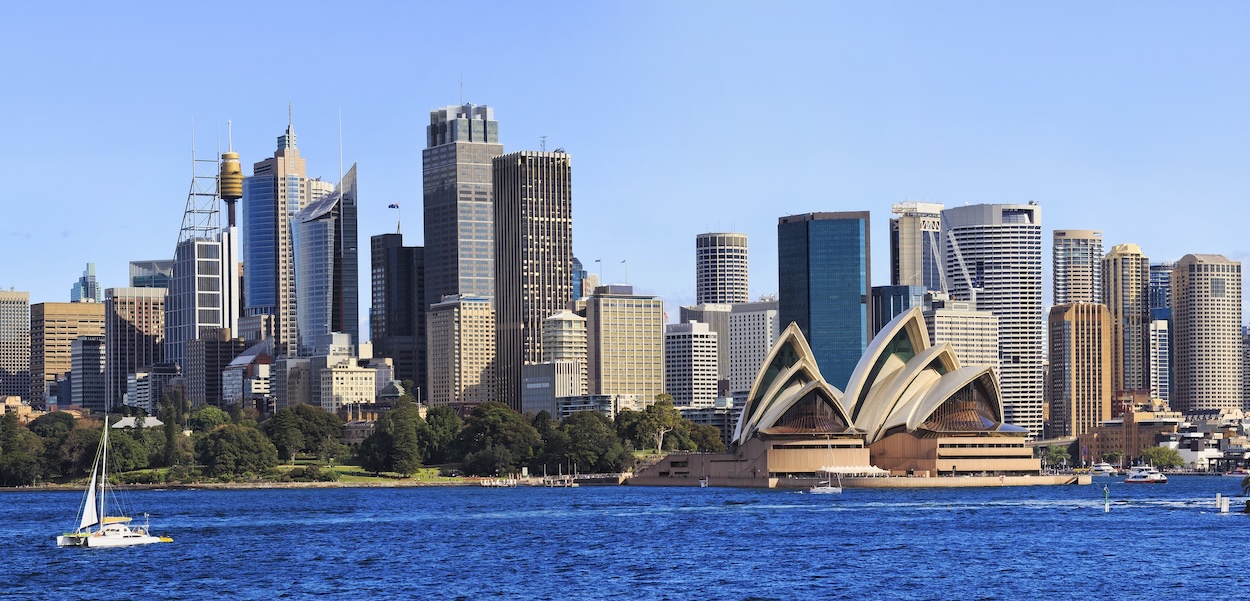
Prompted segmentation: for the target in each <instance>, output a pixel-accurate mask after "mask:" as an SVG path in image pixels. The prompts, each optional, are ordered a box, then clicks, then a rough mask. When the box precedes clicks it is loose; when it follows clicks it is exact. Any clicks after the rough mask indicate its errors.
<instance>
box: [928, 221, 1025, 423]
mask: <svg viewBox="0 0 1250 601" xmlns="http://www.w3.org/2000/svg"><path fill="white" fill-rule="evenodd" d="M942 231H943V233H944V236H943V237H944V238H945V239H946V247H945V248H946V250H945V255H946V281H947V284H948V286H949V288H950V294H951V297H952V298H956V299H959V300H971V299H972V298H973V297H974V296H975V302H976V304H975V306H976V308H977V309H978V310H982V311H990V312H992V313H993V314H994V316H995V317H997V318H998V331H999V340H998V352H999V362H998V374H999V383H1000V386H1001V389H1002V397H1003V406H1004V412H1005V413H1006V415H1005V418H1006V421H1007V422H1008V423H1011V424H1014V425H1016V426H1020V427H1023V428H1027V429H1028V430H1029V433H1030V436H1031V437H1032V438H1037V437H1040V436H1041V435H1042V406H1043V390H1042V346H1043V341H1044V327H1043V314H1042V209H1041V207H1039V206H1038V205H1037V203H1034V202H1030V203H1029V204H985V205H969V206H963V207H955V208H952V209H946V210H944V211H942Z"/></svg>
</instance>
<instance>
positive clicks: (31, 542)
mask: <svg viewBox="0 0 1250 601" xmlns="http://www.w3.org/2000/svg"><path fill="white" fill-rule="evenodd" d="M1095 482H1096V483H1097V485H1095V486H1065V487H1028V488H982V489H947V490H901V491H900V490H854V489H848V490H847V491H846V492H844V493H843V494H841V495H804V494H798V493H794V492H786V491H765V490H742V489H727V488H708V489H698V488H644V487H629V486H623V487H582V488H578V489H546V488H517V489H481V488H473V487H458V488H398V489H375V488H340V489H302V490H300V489H293V490H230V491H205V490H188V491H175V490H169V491H132V492H129V493H127V497H128V500H129V503H130V505H131V506H132V507H133V508H134V509H136V510H139V511H148V512H149V513H151V514H152V526H153V528H152V530H153V532H154V533H156V534H163V535H169V536H173V537H174V540H175V542H174V543H173V544H158V545H149V546H146V547H133V548H128V549H91V550H86V549H58V548H57V547H56V545H55V540H54V538H53V537H54V536H55V535H56V534H58V533H59V532H61V531H63V530H65V529H67V528H72V525H73V524H72V522H73V515H72V514H73V513H74V511H75V510H76V508H77V506H78V503H79V500H80V496H81V495H80V494H79V493H74V492H48V491H35V492H3V493H0V518H2V519H0V524H3V527H2V528H0V551H3V556H2V557H0V597H3V598H14V599H104V598H109V599H150V598H159V599H214V600H222V599H307V598H314V597H315V598H318V599H369V598H372V599H376V600H382V599H394V598H404V599H410V598H411V599H420V598H435V599H448V598H463V599H483V598H488V599H489V598H493V599H597V598H619V599H839V598H845V599H855V600H860V601H862V600H871V599H1059V598H1064V599H1069V598H1070V599H1131V598H1141V599H1244V598H1246V596H1247V594H1250V593H1248V591H1250V587H1248V586H1247V583H1248V581H1250V576H1247V574H1248V573H1250V572H1247V569H1246V566H1247V563H1246V558H1247V550H1248V549H1250V546H1247V543H1246V541H1247V534H1250V516H1246V515H1242V514H1230V515H1220V514H1218V513H1216V510H1215V504H1214V497H1215V493H1217V492H1220V493H1224V494H1235V493H1237V491H1238V485H1239V482H1240V480H1239V479H1235V478H1222V477H1173V478H1172V481H1171V482H1170V483H1168V484H1166V485H1162V486H1158V485H1155V486H1150V485H1125V484H1122V483H1120V482H1119V480H1118V479H1113V478H1101V479H1095ZM1104 483H1107V484H1110V487H1111V498H1112V506H1111V512H1110V513H1103V502H1102V486H1101V485H1102V484H1104ZM1244 504H1245V499H1244V498H1242V497H1236V498H1234V499H1233V511H1234V512H1236V511H1238V510H1240V509H1241V508H1242V507H1243V506H1244Z"/></svg>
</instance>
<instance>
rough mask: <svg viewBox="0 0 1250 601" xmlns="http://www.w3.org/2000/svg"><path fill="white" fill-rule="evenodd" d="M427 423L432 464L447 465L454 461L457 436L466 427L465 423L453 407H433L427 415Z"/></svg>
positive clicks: (428, 445)
mask: <svg viewBox="0 0 1250 601" xmlns="http://www.w3.org/2000/svg"><path fill="white" fill-rule="evenodd" d="M425 423H426V424H427V425H428V426H429V430H428V432H429V437H430V439H429V441H428V442H427V443H426V448H427V449H428V450H429V461H430V463H446V462H448V461H452V460H453V456H454V454H455V452H456V450H455V446H456V436H458V435H459V434H460V429H461V428H463V427H464V421H463V420H461V419H460V416H459V415H457V414H456V411H455V410H454V409H452V408H451V407H433V408H431V409H430V410H429V411H428V412H426V414H425Z"/></svg>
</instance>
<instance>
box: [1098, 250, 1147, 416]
mask: <svg viewBox="0 0 1250 601" xmlns="http://www.w3.org/2000/svg"><path fill="white" fill-rule="evenodd" d="M1099 302H1101V303H1103V304H1104V305H1107V310H1108V311H1110V312H1111V390H1112V392H1115V393H1117V394H1118V393H1120V392H1124V391H1130V390H1147V389H1149V388H1150V259H1148V258H1147V257H1146V255H1145V254H1143V253H1142V250H1141V247H1139V246H1137V245H1136V244H1117V245H1115V246H1113V247H1111V252H1109V253H1107V256H1106V257H1104V258H1103V260H1102V299H1101V300H1100V301H1099Z"/></svg>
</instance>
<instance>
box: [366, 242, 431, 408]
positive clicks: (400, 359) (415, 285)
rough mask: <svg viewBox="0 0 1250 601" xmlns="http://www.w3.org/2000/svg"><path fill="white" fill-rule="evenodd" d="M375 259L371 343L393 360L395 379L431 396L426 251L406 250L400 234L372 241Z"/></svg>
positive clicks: (422, 248)
mask: <svg viewBox="0 0 1250 601" xmlns="http://www.w3.org/2000/svg"><path fill="white" fill-rule="evenodd" d="M369 243H370V247H371V253H370V254H371V256H372V271H371V277H370V282H371V286H372V293H373V294H372V299H373V306H372V307H370V309H369V327H370V339H371V340H372V341H373V352H374V355H376V356H378V357H389V358H391V359H393V360H394V361H395V377H396V378H397V379H399V380H412V381H413V383H414V384H415V386H416V387H417V388H420V389H421V390H424V391H425V392H426V394H429V390H430V388H429V384H428V381H427V375H426V369H427V365H426V340H425V248H424V247H421V246H404V239H403V235H402V234H379V235H377V236H374V237H372V238H371V239H370V240H369Z"/></svg>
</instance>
